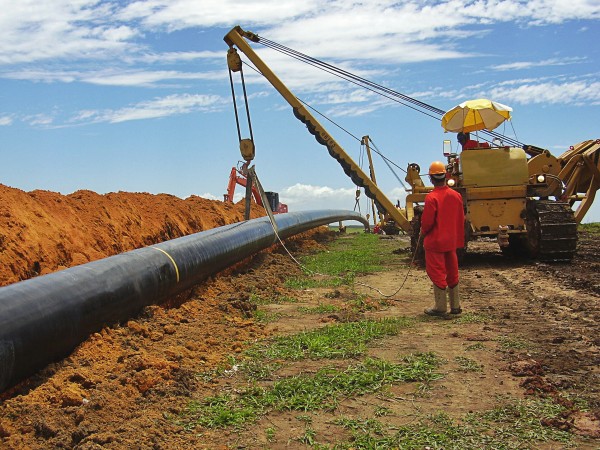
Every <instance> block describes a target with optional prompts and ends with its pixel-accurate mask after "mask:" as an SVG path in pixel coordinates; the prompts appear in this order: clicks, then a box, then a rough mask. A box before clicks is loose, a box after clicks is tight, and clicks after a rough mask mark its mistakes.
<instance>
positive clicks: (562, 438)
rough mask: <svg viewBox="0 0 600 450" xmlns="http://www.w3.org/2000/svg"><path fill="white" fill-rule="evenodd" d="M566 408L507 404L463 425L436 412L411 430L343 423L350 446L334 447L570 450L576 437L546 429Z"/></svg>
mask: <svg viewBox="0 0 600 450" xmlns="http://www.w3.org/2000/svg"><path fill="white" fill-rule="evenodd" d="M563 411H564V408H563V407H561V406H559V405H556V404H554V403H552V402H551V401H550V400H527V401H522V400H510V399H509V400H505V401H504V404H503V405H502V406H499V407H497V408H495V409H493V410H490V411H487V412H484V413H477V414H468V415H467V416H466V417H464V418H463V419H462V420H460V421H456V420H453V419H451V418H450V417H449V416H447V415H446V414H443V413H442V414H437V415H434V416H431V417H429V418H427V419H423V420H420V421H419V422H417V423H415V424H411V425H407V426H402V427H397V428H392V427H389V426H387V425H385V424H383V423H382V422H380V421H378V420H374V419H358V420H355V419H339V420H337V421H336V423H337V424H338V425H341V426H343V427H344V428H346V429H347V430H349V431H350V432H351V434H352V440H351V442H347V443H340V444H337V445H334V446H331V447H329V448H330V449H350V448H353V449H385V448H401V449H406V450H422V449H424V448H431V449H465V450H466V449H475V448H480V449H481V448H490V449H492V448H493V449H498V450H508V449H518V448H537V446H538V445H536V444H539V443H542V442H559V443H561V444H562V445H561V448H567V447H569V446H570V441H571V439H572V435H571V434H570V433H568V432H565V431H561V430H558V429H556V428H553V427H547V426H544V425H542V424H543V423H544V422H545V421H547V420H551V419H555V418H560V415H561V413H562V412H563Z"/></svg>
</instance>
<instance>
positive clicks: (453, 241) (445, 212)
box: [421, 161, 465, 316]
mask: <svg viewBox="0 0 600 450" xmlns="http://www.w3.org/2000/svg"><path fill="white" fill-rule="evenodd" d="M429 179H430V180H431V182H432V184H433V186H434V188H433V191H431V192H430V193H429V194H427V196H426V197H425V208H424V209H423V215H422V216H421V236H424V240H423V247H424V248H425V267H426V270H427V275H429V278H430V279H431V281H432V282H433V293H434V299H435V306H434V307H433V308H428V309H426V310H425V314H428V315H431V316H444V315H446V313H447V311H448V309H447V297H449V298H450V313H451V314H460V313H461V312H462V309H461V307H460V296H459V291H458V258H457V256H456V249H457V248H462V247H464V245H465V225H464V223H465V214H464V209H463V200H462V197H461V195H460V194H459V193H458V192H456V191H454V190H452V189H450V188H449V187H448V186H447V185H446V167H445V166H444V164H443V163H442V162H440V161H434V162H433V163H431V166H429ZM446 291H447V292H448V295H446Z"/></svg>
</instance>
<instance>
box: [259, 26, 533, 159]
mask: <svg viewBox="0 0 600 450" xmlns="http://www.w3.org/2000/svg"><path fill="white" fill-rule="evenodd" d="M257 38H258V41H257V42H258V43H260V44H262V45H264V46H265V47H267V48H270V49H272V50H274V51H277V52H280V53H283V54H285V55H288V56H290V57H292V58H294V59H296V60H298V61H301V62H304V63H305V64H308V65H311V66H313V67H316V68H318V69H320V70H323V71H324V72H327V73H329V74H331V75H334V76H336V77H338V78H341V79H344V80H346V81H348V82H350V83H352V84H355V85H357V86H360V87H362V88H364V89H367V90H369V91H371V92H373V93H376V94H378V95H381V96H383V97H386V98H388V99H390V100H392V101H395V102H397V103H400V104H401V105H403V106H406V107H408V108H411V109H413V110H415V111H417V112H420V113H421V114H424V115H426V116H429V117H431V118H434V119H436V120H440V119H441V116H443V115H444V114H445V111H444V110H441V109H439V108H436V107H435V106H432V105H429V104H427V103H425V102H422V101H420V100H417V99H415V98H413V97H410V96H408V95H405V94H402V93H400V92H397V91H394V90H393V89H390V88H388V87H385V86H383V85H380V84H377V83H375V82H372V81H369V80H367V79H366V78H362V77H360V76H358V75H355V74H353V73H351V72H348V71H346V70H343V69H340V68H339V67H336V66H334V65H332V64H329V63H326V62H324V61H321V60H319V59H317V58H313V57H311V56H308V55H306V54H304V53H301V52H299V51H297V50H293V49H291V48H289V47H286V46H284V45H282V44H278V43H277V42H275V41H271V40H269V39H266V38H264V37H262V36H258V35H257ZM511 125H512V124H511ZM513 132H514V127H513ZM481 133H482V134H486V135H488V136H489V138H490V139H491V140H493V139H494V138H497V139H500V140H501V141H503V142H507V143H508V144H510V145H512V146H515V147H523V146H524V145H525V144H523V143H522V142H520V141H518V140H517V139H513V138H510V137H508V136H505V135H503V134H501V133H497V132H495V131H491V130H481ZM515 134H516V133H515Z"/></svg>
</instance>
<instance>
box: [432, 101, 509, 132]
mask: <svg viewBox="0 0 600 450" xmlns="http://www.w3.org/2000/svg"><path fill="white" fill-rule="evenodd" d="M511 111H512V108H511V107H510V106H506V105H503V104H502V103H498V102H494V101H492V100H488V99H485V98H479V99H477V100H468V101H466V102H463V103H461V104H460V105H458V106H455V107H454V108H452V109H451V110H450V111H448V112H447V113H446V114H444V116H443V117H442V128H444V130H446V131H453V132H455V133H458V132H460V131H462V132H463V133H468V132H471V131H478V130H493V129H494V128H496V127H497V126H498V125H500V124H501V123H502V122H504V121H505V120H510V112H511Z"/></svg>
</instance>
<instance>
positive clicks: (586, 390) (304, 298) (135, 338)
mask: <svg viewBox="0 0 600 450" xmlns="http://www.w3.org/2000/svg"><path fill="white" fill-rule="evenodd" d="M331 238H332V235H331V233H330V232H328V231H320V232H318V233H311V234H309V235H305V236H303V237H302V239H297V240H294V241H292V242H290V243H288V248H289V250H290V251H291V252H292V253H293V254H294V255H296V256H298V255H300V254H305V253H307V252H314V251H325V249H326V247H325V246H326V245H327V242H328V241H329V240H330V239H331ZM341 239H352V237H351V236H348V237H341ZM377 245H378V249H379V250H378V251H379V252H380V253H381V257H382V259H383V260H385V261H386V265H387V266H388V269H389V270H387V271H382V272H376V273H373V274H370V275H365V276H362V277H360V278H359V281H360V282H361V284H356V285H354V286H338V287H315V288H297V287H289V286H287V285H285V284H284V281H285V280H286V279H288V278H289V277H290V276H299V275H300V274H301V270H300V268H299V267H298V266H297V265H296V264H295V263H294V262H293V261H292V260H291V258H290V257H289V256H288V255H287V254H286V253H285V252H283V251H282V250H281V249H275V250H274V251H271V252H264V253H261V254H259V255H257V256H256V257H254V258H253V259H252V260H251V261H248V262H247V263H245V264H244V265H240V266H239V267H236V268H235V269H232V270H230V271H228V272H227V273H224V274H221V275H220V276H218V277H216V278H215V279H213V280H210V281H209V282H208V283H206V284H204V285H202V286H199V287H197V288H196V289H195V290H194V291H193V292H190V293H189V294H188V295H185V296H182V297H180V298H178V299H173V301H171V302H169V304H167V305H161V306H154V307H149V308H146V309H145V310H144V311H143V312H142V314H141V315H140V316H139V317H136V318H133V319H132V320H130V321H129V322H127V323H123V324H118V325H115V326H112V327H108V328H105V329H104V330H102V332H100V333H97V334H95V335H93V336H91V337H90V339H88V340H87V341H86V342H84V343H83V344H82V345H80V346H79V347H78V348H77V349H76V350H75V351H74V352H73V354H72V355H71V356H70V357H68V358H66V359H65V360H63V361H59V362H57V363H55V364H53V365H51V366H49V367H47V368H46V369H45V370H43V371H41V372H40V373H39V374H37V375H35V376H34V377H32V378H30V379H29V380H27V381H25V382H23V383H21V384H20V385H18V386H16V387H15V388H13V389H11V390H10V391H8V392H6V393H4V394H2V397H1V403H0V447H2V448H9V449H20V448H31V449H47V448H77V449H99V448H110V449H121V448H139V449H147V448H156V449H171V448H175V449H178V448H207V449H209V448H210V449H212V448H274V449H277V448H311V447H312V448H334V445H338V446H339V448H352V444H351V443H352V442H353V439H355V437H353V436H354V435H353V433H354V432H355V430H354V431H353V430H352V429H351V428H349V427H348V426H343V425H342V424H341V422H340V419H341V418H354V419H358V418H362V419H365V421H364V422H363V424H364V423H367V420H366V419H369V420H371V419H372V420H374V419H375V418H376V419H377V420H379V421H382V423H384V424H385V427H386V428H385V430H398V429H401V428H402V427H405V426H408V425H411V426H412V425H414V424H415V423H421V421H423V420H432V419H431V418H432V417H437V419H436V420H437V422H440V421H441V420H442V418H443V417H445V419H443V420H446V421H448V420H452V421H453V423H455V424H458V427H460V426H467V422H468V421H467V420H466V419H465V417H467V416H468V415H469V414H474V413H481V412H485V411H489V410H491V409H492V408H494V407H495V405H497V403H498V402H499V401H500V400H499V399H501V398H504V399H506V398H511V399H531V398H538V399H539V398H547V399H552V400H553V401H555V402H557V403H558V404H562V405H563V406H564V407H565V412H564V413H563V414H562V415H561V416H560V417H558V418H553V419H552V420H548V421H546V422H547V423H544V424H543V425H544V429H548V430H563V431H568V433H569V436H570V438H569V440H568V441H566V443H565V442H562V443H561V442H557V441H555V440H550V441H544V440H543V439H542V440H539V439H538V438H528V439H531V440H530V441H526V442H528V443H527V444H521V447H519V448H546V449H550V448H552V449H558V448H568V447H571V448H590V449H592V448H593V449H597V448H598V447H599V446H600V421H599V419H600V393H599V386H600V370H599V367H600V351H599V347H600V338H599V336H600V333H599V332H598V331H599V330H598V323H599V319H600V302H599V297H598V294H599V284H598V280H597V272H598V270H597V269H598V265H599V264H600V252H599V251H598V240H597V237H595V236H594V235H591V234H586V233H582V234H581V238H580V245H579V253H578V255H577V257H576V258H575V260H574V261H573V263H572V264H569V265H565V264H561V265H551V264H539V263H532V262H524V261H519V260H511V259H507V258H506V257H503V256H502V255H501V254H500V253H499V252H497V251H496V248H495V244H493V243H491V242H477V243H473V245H471V247H470V254H469V256H468V258H467V260H466V262H465V264H464V266H463V267H462V268H461V274H462V292H463V300H464V302H463V303H464V305H463V308H464V311H465V313H464V314H463V317H462V318H460V319H455V320H439V319H433V318H426V317H425V316H424V315H423V308H425V307H427V306H429V303H430V301H431V297H432V293H431V287H430V284H429V281H428V279H427V276H426V274H425V272H424V270H423V269H421V268H418V267H412V268H411V269H410V273H409V275H408V277H407V279H406V284H405V286H404V288H403V289H402V290H401V291H399V292H398V293H397V294H396V295H394V296H393V297H392V298H390V299H384V298H381V296H380V295H379V294H377V293H376V292H375V291H373V290H371V289H369V288H367V287H365V286H364V284H367V285H370V286H373V287H377V288H378V289H379V290H381V291H382V292H383V293H392V292H394V291H395V290H397V289H398V287H399V286H400V285H401V284H402V281H403V279H404V277H405V276H406V274H407V271H408V270H409V267H410V265H409V263H410V257H409V254H408V252H407V251H405V250H402V249H405V248H406V247H407V245H408V242H407V239H406V238H403V237H400V238H393V239H380V240H379V241H378V243H377ZM259 300H260V301H259ZM325 306H330V308H326V307H325ZM382 318H406V319H407V320H409V321H411V324H412V325H411V326H409V327H407V328H405V329H402V330H401V331H400V332H399V333H398V334H397V335H393V336H387V337H385V338H383V339H380V340H378V341H377V342H375V343H374V344H373V345H370V346H369V347H368V349H367V353H366V355H367V356H368V357H372V358H377V359H381V360H387V361H392V362H399V361H402V360H403V358H404V357H405V356H406V355H410V354H418V353H424V352H431V353H433V354H435V355H437V357H438V358H439V359H440V361H443V363H442V364H441V366H440V367H439V369H438V371H439V374H440V375H441V378H440V379H438V380H436V381H432V382H431V383H429V384H428V385H427V389H426V390H422V387H423V386H422V385H420V384H419V383H394V384H392V385H391V386H390V387H388V388H387V389H386V390H384V391H377V392H373V393H368V394H362V395H351V396H347V397H345V398H342V399H340V401H339V403H338V405H337V407H336V408H333V409H332V408H328V409H321V410H316V411H307V412H299V411H294V410H281V411H280V410H270V411H267V412H266V413H265V414H262V415H260V416H259V417H258V419H257V420H256V421H255V422H252V421H251V422H249V423H248V424H247V425H246V426H245V427H243V428H242V429H241V430H238V429H234V428H231V427H229V428H227V427H226V428H207V427H202V426H199V425H194V424H192V422H191V418H190V417H191V416H190V405H191V404H193V403H194V402H202V401H204V399H206V398H207V397H210V396H216V395H219V394H222V393H224V392H225V393H238V394H239V393H240V392H241V391H243V390H244V389H246V388H248V381H247V380H245V379H244V378H243V377H242V375H241V374H240V373H237V372H236V370H235V368H236V367H237V366H236V365H235V364H236V363H235V362H236V361H238V360H242V359H243V355H244V351H245V350H246V349H247V348H249V347H251V346H252V345H253V344H254V343H257V342H262V341H263V340H264V339H267V338H273V337H276V336H289V335H292V334H294V333H298V332H302V331H306V330H312V329H315V328H323V327H326V326H329V325H335V324H345V323H355V322H356V323H360V322H361V321H364V320H368V319H382ZM359 360H360V358H358V359H357V358H350V359H348V358H346V359H343V360H339V361H334V362H331V361H321V360H318V359H304V360H300V361H295V362H291V363H284V364H283V365H282V366H281V368H280V369H279V370H278V371H277V372H275V375H273V376H272V379H271V380H267V381H265V382H264V383H265V385H271V384H272V383H273V382H274V380H276V379H285V378H286V377H289V376H290V375H294V374H315V373H317V372H318V371H319V370H320V369H321V368H323V367H325V366H327V365H331V364H333V366H335V367H338V368H339V367H347V366H348V365H351V364H356V363H357V362H359ZM465 363H469V364H472V365H474V367H473V366H471V367H470V368H465ZM273 377H274V378H273ZM261 383H262V382H261ZM582 405H583V406H582ZM440 413H444V414H445V415H446V416H443V417H442V416H439V414H440ZM440 417H442V418H440ZM368 423H374V422H368ZM438 425H439V423H438ZM513 425H514V424H511V426H513ZM453 426H454V425H453ZM469 426H472V425H469ZM385 430H383V431H382V430H379V431H378V432H379V435H380V436H385V432H384V431H385ZM494 432H496V431H494ZM490 433H492V432H491V431H490ZM432 439H433V438H432ZM540 439H541V438H540ZM344 443H348V445H347V446H346V447H344V446H343V445H345V444H344ZM356 448H374V447H360V446H358V447H356ZM381 448H385V447H381ZM406 448H409V447H406ZM410 448H424V447H423V446H421V447H410ZM432 448H435V447H432ZM457 448H468V447H457ZM480 448H495V447H494V446H489V447H485V446H482V447H480Z"/></svg>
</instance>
